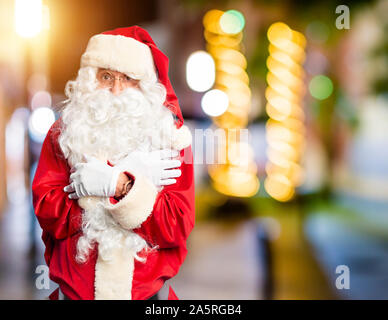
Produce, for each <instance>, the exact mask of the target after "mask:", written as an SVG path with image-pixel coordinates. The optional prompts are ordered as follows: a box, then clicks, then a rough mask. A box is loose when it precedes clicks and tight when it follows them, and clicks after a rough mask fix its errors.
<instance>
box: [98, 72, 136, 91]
mask: <svg viewBox="0 0 388 320" xmlns="http://www.w3.org/2000/svg"><path fill="white" fill-rule="evenodd" d="M116 79H118V80H119V81H120V83H121V84H122V85H123V86H124V87H131V86H136V85H137V84H138V82H139V80H136V79H133V78H131V77H129V76H127V75H125V74H122V75H119V76H117V77H116V76H115V75H114V74H113V73H112V72H109V71H107V70H101V71H99V72H98V73H97V80H98V81H99V82H100V84H101V85H102V86H103V87H109V88H112V87H113V86H114V83H115V80H116Z"/></svg>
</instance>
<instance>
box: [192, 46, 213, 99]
mask: <svg viewBox="0 0 388 320" xmlns="http://www.w3.org/2000/svg"><path fill="white" fill-rule="evenodd" d="M215 77H216V74H215V65H214V60H213V58H212V56H211V55H210V54H209V53H207V52H206V51H201V50H200V51H196V52H193V53H192V54H191V55H190V56H189V58H188V59H187V63H186V81H187V84H188V86H189V87H190V89H192V90H194V91H198V92H204V91H206V90H209V89H210V88H211V87H212V86H213V84H214V80H215Z"/></svg>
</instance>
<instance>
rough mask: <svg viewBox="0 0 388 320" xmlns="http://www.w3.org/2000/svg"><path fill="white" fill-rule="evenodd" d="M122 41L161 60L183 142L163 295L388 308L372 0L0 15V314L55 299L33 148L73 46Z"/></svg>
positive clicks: (188, 3) (385, 3) (15, 5)
mask: <svg viewBox="0 0 388 320" xmlns="http://www.w3.org/2000/svg"><path fill="white" fill-rule="evenodd" d="M130 25H139V26H141V27H143V28H145V29H146V30H148V31H149V33H150V34H151V36H152V38H153V39H154V41H155V42H156V44H157V45H158V47H160V48H161V49H162V51H163V52H165V53H166V55H167V56H168V57H169V59H170V74H169V75H170V78H171V81H172V84H173V87H174V89H175V91H176V93H177V96H178V98H179V101H180V106H181V109H182V112H183V115H184V117H185V120H186V123H187V125H188V126H189V127H190V129H191V131H192V134H193V138H194V139H193V150H194V161H195V177H196V226H195V228H194V231H193V232H192V234H191V235H190V237H189V241H188V248H189V251H188V256H187V259H186V261H185V262H184V264H183V266H182V268H181V270H180V272H179V274H178V275H177V276H176V277H175V278H174V279H172V280H171V281H170V282H171V284H172V286H173V287H174V290H175V292H176V294H177V295H178V297H179V298H180V299H388V289H387V288H388V94H387V93H388V37H387V36H386V35H387V32H388V0H375V1H362V0H357V1H339V0H329V1H316V2H304V1H296V0H287V1H280V0H276V1H266V0H229V1H227V0H209V1H205V0H146V1H142V2H139V1H128V0H109V1H108V0H106V1H105V0H82V1H79V0H66V1H62V0H1V2H0V299H45V298H46V297H47V296H48V295H49V294H50V293H51V292H52V291H54V289H56V287H57V286H56V284H55V283H53V282H52V283H50V285H49V286H48V287H47V286H46V287H43V288H42V286H40V285H39V283H40V282H39V275H40V274H41V272H42V270H44V269H42V268H44V266H45V262H44V259H43V252H44V248H43V243H42V241H41V238H40V237H41V229H40V227H39V225H38V223H37V220H36V219H35V216H34V210H33V208H32V200H31V188H30V187H31V182H32V179H33V176H34V172H35V167H36V164H37V161H38V160H39V154H40V148H41V145H42V142H43V140H44V138H45V135H46V133H47V131H48V129H49V128H50V126H51V124H52V123H53V122H54V121H55V120H56V119H58V117H59V116H60V114H59V112H58V110H59V107H60V106H61V103H62V102H63V101H64V100H65V96H64V93H63V92H64V87H65V84H66V82H67V81H68V80H71V79H74V78H75V77H76V75H77V71H78V69H79V63H80V57H81V54H82V53H83V52H84V50H85V48H86V45H87V41H88V39H89V38H90V37H91V36H92V35H95V34H98V33H101V32H103V31H106V30H110V29H114V28H117V27H125V26H130ZM214 133H216V134H214ZM214 154H217V157H218V158H217V159H218V160H219V158H220V157H222V156H225V158H224V161H221V162H220V161H218V162H217V161H216V163H212V161H209V159H210V158H211V157H212V156H214ZM210 160H211V159H210ZM213 162H214V161H213Z"/></svg>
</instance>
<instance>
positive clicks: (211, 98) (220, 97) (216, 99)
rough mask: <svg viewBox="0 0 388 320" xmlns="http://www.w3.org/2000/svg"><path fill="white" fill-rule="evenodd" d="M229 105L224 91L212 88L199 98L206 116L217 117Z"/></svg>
mask: <svg viewBox="0 0 388 320" xmlns="http://www.w3.org/2000/svg"><path fill="white" fill-rule="evenodd" d="M228 105H229V99H228V96H227V94H226V93H225V92H223V91H221V90H218V89H213V90H210V91H208V92H206V93H205V94H204V95H203V97H202V100H201V107H202V110H203V112H205V113H206V114H207V115H208V116H211V117H218V116H220V115H222V114H223V113H224V112H225V111H226V109H227V108H228Z"/></svg>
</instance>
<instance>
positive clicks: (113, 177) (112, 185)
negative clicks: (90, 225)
mask: <svg viewBox="0 0 388 320" xmlns="http://www.w3.org/2000/svg"><path fill="white" fill-rule="evenodd" d="M85 159H86V161H87V162H86V163H77V164H76V165H75V166H74V167H73V168H72V169H71V171H70V172H73V173H72V174H71V175H70V182H71V183H70V184H69V185H68V186H66V187H65V188H63V191H65V192H69V198H70V199H78V198H80V197H87V196H97V197H113V196H114V195H115V192H116V185H117V180H118V177H119V174H120V170H119V168H116V167H111V166H109V165H108V164H105V163H103V162H101V161H100V160H98V159H97V158H95V157H88V156H85Z"/></svg>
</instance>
